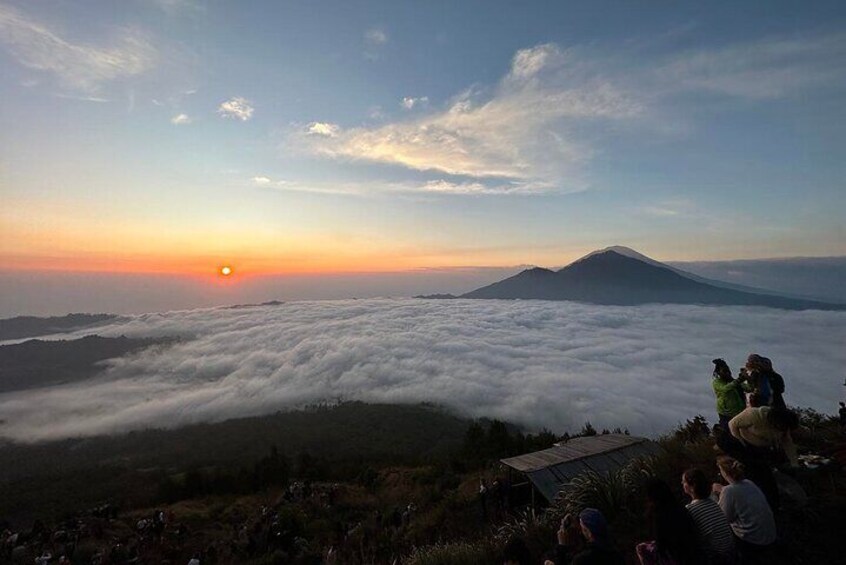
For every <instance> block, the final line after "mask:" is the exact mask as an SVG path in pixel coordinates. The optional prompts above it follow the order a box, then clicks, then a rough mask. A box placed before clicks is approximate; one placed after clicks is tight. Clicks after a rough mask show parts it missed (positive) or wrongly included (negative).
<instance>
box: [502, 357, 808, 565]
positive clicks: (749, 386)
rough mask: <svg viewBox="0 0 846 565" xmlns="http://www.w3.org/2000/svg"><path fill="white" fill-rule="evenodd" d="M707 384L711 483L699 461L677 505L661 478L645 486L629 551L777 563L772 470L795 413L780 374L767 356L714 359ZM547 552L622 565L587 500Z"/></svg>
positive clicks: (512, 550)
mask: <svg viewBox="0 0 846 565" xmlns="http://www.w3.org/2000/svg"><path fill="white" fill-rule="evenodd" d="M713 363H714V372H713V382H712V384H713V390H714V393H715V395H716V399H717V413H718V416H719V424H718V425H717V426H715V428H714V435H715V439H716V449H717V450H718V451H719V452H720V453H719V455H718V456H717V460H716V464H717V468H718V469H719V474H720V480H719V482H712V481H710V480H709V479H708V476H707V475H706V473H705V472H704V471H703V470H702V469H698V468H691V469H688V470H686V471H685V472H684V473H683V474H682V476H681V487H682V491H683V492H684V493H685V495H686V496H687V497H689V498H690V502H689V503H687V504H686V505H683V504H682V503H681V502H679V501H678V500H677V498H676V496H675V495H674V494H673V491H672V489H671V488H670V486H669V485H668V484H667V483H666V482H665V481H662V480H660V479H651V480H650V481H649V482H648V483H647V484H646V485H645V495H646V511H645V517H646V520H647V523H648V525H649V529H650V534H651V535H650V538H651V539H649V540H648V541H644V542H641V543H638V544H637V545H636V547H635V553H636V554H637V557H638V559H639V561H640V563H641V565H691V564H692V565H734V564H743V565H747V564H757V563H767V564H769V563H771V562H774V561H775V562H778V559H777V555H776V552H775V543H776V538H777V532H776V522H775V513H776V512H778V509H779V507H780V499H779V494H778V487H777V484H776V481H775V478H774V475H773V468H774V467H775V466H778V465H779V464H782V463H787V464H790V465H793V466H795V465H797V463H798V462H797V453H796V446H795V444H794V443H793V438H792V436H791V432H792V431H793V430H795V429H796V428H798V426H799V418H798V416H797V415H796V413H794V412H792V411H790V410H789V409H788V408H787V406H786V404H785V402H784V393H785V385H784V379H783V378H782V377H781V375H779V374H778V373H777V372H776V371H775V370H774V369H773V365H772V362H771V361H770V360H769V359H767V358H766V357H763V356H761V355H758V354H752V355H749V357H748V358H747V361H746V364H745V366H744V367H743V368H742V369H741V370H740V372H739V375H738V377H737V378H734V377H733V376H732V373H731V369H730V368H729V366H728V364H727V363H726V362H725V361H724V360H722V359H715V360H714V361H713ZM557 538H558V539H557V541H558V543H557V546H556V550H555V552H554V555H551V556H550V557H549V559H547V560H546V561H545V562H544V565H568V564H573V565H622V564H623V563H625V560H624V559H623V556H622V554H621V553H620V552H619V551H617V550H616V549H615V548H614V545H613V544H612V542H611V536H610V533H609V529H608V524H607V522H606V520H605V517H604V516H603V515H602V513H601V512H600V511H599V510H596V509H594V508H587V509H585V510H583V511H582V512H581V513H580V514H579V516H578V519H573V518H572V517H571V516H569V515H568V516H567V517H565V518H564V520H562V521H561V524H560V527H559V529H558V532H557ZM527 556H528V549H527V548H526V546H525V544H524V543H523V542H522V541H520V540H519V539H517V540H512V542H511V543H509V544H508V546H507V547H506V548H505V559H504V562H505V564H506V565H523V564H524V563H529V562H531V561H530V560H529V559H528V557H527Z"/></svg>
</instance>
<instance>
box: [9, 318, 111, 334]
mask: <svg viewBox="0 0 846 565" xmlns="http://www.w3.org/2000/svg"><path fill="white" fill-rule="evenodd" d="M117 319H118V316H115V315H113V314H68V315H67V316H52V317H49V318H39V317H36V316H17V317H15V318H5V319H2V320H0V340H6V339H20V338H24V337H36V336H41V335H48V334H54V333H62V332H70V331H75V330H79V329H83V328H90V327H93V326H97V325H101V324H105V323H106V322H111V321H114V320H117Z"/></svg>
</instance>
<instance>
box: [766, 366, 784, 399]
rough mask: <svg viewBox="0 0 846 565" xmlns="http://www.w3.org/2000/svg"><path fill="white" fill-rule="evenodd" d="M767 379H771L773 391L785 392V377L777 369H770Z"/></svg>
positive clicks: (776, 392)
mask: <svg viewBox="0 0 846 565" xmlns="http://www.w3.org/2000/svg"><path fill="white" fill-rule="evenodd" d="M767 379H768V380H769V381H770V387H771V388H772V389H773V393H775V394H784V378H783V377H782V376H781V375H779V374H778V373H776V372H775V371H770V372H769V373H768V374H767Z"/></svg>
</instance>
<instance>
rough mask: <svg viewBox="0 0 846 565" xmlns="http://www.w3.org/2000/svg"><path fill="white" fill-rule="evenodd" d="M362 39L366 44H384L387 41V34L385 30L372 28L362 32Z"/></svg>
mask: <svg viewBox="0 0 846 565" xmlns="http://www.w3.org/2000/svg"><path fill="white" fill-rule="evenodd" d="M364 41H365V42H366V43H367V44H368V45H373V46H378V45H384V44H386V43H387V42H388V34H387V33H385V30H382V29H379V28H372V29H369V30H367V31H366V32H364Z"/></svg>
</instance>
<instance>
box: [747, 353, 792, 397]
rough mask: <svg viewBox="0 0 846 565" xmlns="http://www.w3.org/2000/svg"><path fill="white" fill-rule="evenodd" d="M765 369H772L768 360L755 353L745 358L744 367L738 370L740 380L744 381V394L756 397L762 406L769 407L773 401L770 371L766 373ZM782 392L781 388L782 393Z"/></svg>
mask: <svg viewBox="0 0 846 565" xmlns="http://www.w3.org/2000/svg"><path fill="white" fill-rule="evenodd" d="M767 367H769V368H770V369H772V363H770V362H769V359H767V358H766V357H762V356H760V355H758V354H757V353H751V354H750V355H749V357H747V358H746V366H745V367H743V368H742V369H741V370H740V379H741V380H743V381H745V384H744V389H745V390H746V392H749V393H752V394H756V395H758V399H759V400H760V402H761V405H762V406H769V405H770V403H772V399H773V391H772V388H771V383H770V378H769V377H770V375H769V373H770V371H767ZM783 382H784V381H782V384H783ZM783 390H784V389H783V388H782V392H783Z"/></svg>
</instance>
